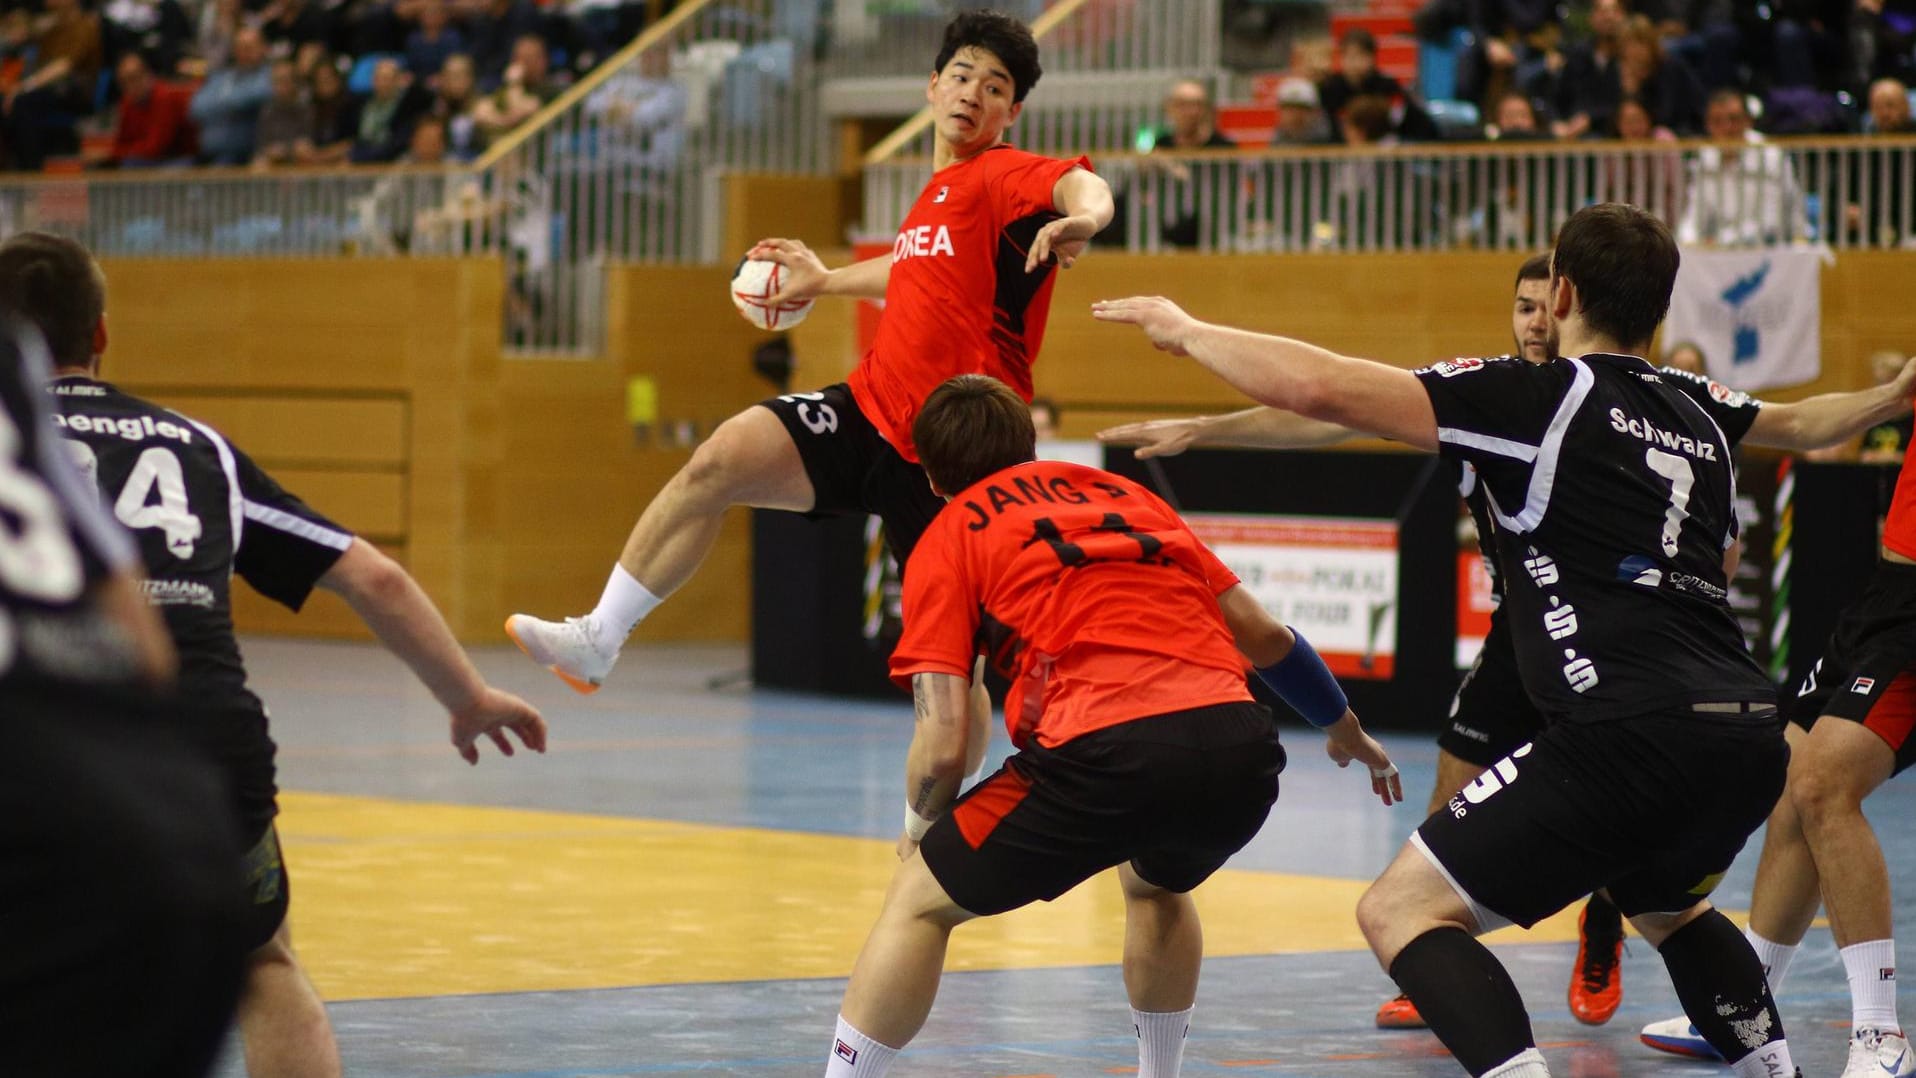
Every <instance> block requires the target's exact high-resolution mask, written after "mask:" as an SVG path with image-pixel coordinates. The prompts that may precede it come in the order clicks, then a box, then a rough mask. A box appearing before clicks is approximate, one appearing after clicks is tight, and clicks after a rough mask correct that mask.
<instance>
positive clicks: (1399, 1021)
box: [1377, 996, 1615, 1029]
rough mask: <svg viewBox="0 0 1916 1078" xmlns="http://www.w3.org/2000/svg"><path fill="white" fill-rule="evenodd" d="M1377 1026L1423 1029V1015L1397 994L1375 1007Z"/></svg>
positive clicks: (1413, 1005)
mask: <svg viewBox="0 0 1916 1078" xmlns="http://www.w3.org/2000/svg"><path fill="white" fill-rule="evenodd" d="M1612 1009H1613V1010H1614V1009H1615V1008H1614V1007H1612ZM1377 1028H1378V1029H1423V1028H1425V1026H1424V1016H1423V1015H1421V1014H1418V1013H1417V1004H1415V1003H1412V1002H1411V1001H1410V997H1409V996H1397V997H1394V998H1392V999H1387V1000H1385V1001H1384V1004H1383V1006H1381V1007H1379V1008H1377Z"/></svg>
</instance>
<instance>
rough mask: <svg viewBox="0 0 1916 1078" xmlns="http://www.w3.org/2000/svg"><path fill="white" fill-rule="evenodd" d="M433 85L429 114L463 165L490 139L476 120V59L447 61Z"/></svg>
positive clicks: (451, 58)
mask: <svg viewBox="0 0 1916 1078" xmlns="http://www.w3.org/2000/svg"><path fill="white" fill-rule="evenodd" d="M613 77H614V78H615V79H616V78H617V76H616V75H615V76H613ZM433 84H434V86H435V87H436V91H437V92H436V93H434V95H433V99H432V104H431V105H430V106H428V107H427V109H426V113H427V115H429V116H431V117H432V118H433V119H435V120H438V121H439V122H440V123H442V124H444V125H445V128H446V150H447V152H448V153H450V154H451V155H452V156H453V158H455V159H456V160H460V161H470V160H472V159H473V158H475V157H478V156H479V154H480V153H481V152H483V151H484V150H485V148H486V136H485V133H484V132H483V131H481V130H479V121H478V120H476V119H474V117H473V110H474V109H475V108H477V107H478V104H479V88H478V84H477V82H476V81H475V80H474V77H473V69H472V57H470V56H467V55H466V54H465V53H463V52H461V53H454V54H453V55H451V56H448V57H446V63H445V66H443V67H441V68H440V69H439V77H438V78H436V79H434V80H433Z"/></svg>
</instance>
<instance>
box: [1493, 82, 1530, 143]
mask: <svg viewBox="0 0 1916 1078" xmlns="http://www.w3.org/2000/svg"><path fill="white" fill-rule="evenodd" d="M1484 136H1485V137H1486V138H1489V139H1491V140H1493V141H1497V142H1536V141H1538V140H1540V139H1542V138H1544V130H1543V124H1542V123H1541V122H1540V121H1539V120H1538V118H1537V105H1536V103H1535V102H1533V101H1531V100H1530V95H1529V94H1526V93H1523V92H1522V91H1520V90H1512V91H1510V92H1509V93H1506V94H1504V95H1503V97H1501V98H1499V99H1498V101H1497V108H1496V111H1495V112H1493V113H1491V123H1490V126H1489V127H1487V128H1485V129H1484Z"/></svg>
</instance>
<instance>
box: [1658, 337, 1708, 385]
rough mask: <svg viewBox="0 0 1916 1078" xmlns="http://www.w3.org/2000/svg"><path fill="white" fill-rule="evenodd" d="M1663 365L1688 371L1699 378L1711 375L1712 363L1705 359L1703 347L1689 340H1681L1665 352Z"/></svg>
mask: <svg viewBox="0 0 1916 1078" xmlns="http://www.w3.org/2000/svg"><path fill="white" fill-rule="evenodd" d="M1663 365H1664V366H1666V367H1674V368H1675V369H1677V370H1680V371H1687V372H1688V373H1690V374H1694V375H1696V376H1697V377H1698V378H1708V377H1709V376H1710V365H1709V364H1708V363H1706V362H1705V361H1704V359H1703V349H1701V348H1698V347H1697V346H1696V345H1694V344H1692V343H1690V342H1689V341H1679V342H1677V343H1676V344H1673V345H1671V346H1670V349H1669V351H1667V352H1665V353H1663Z"/></svg>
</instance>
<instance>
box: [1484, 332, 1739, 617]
mask: <svg viewBox="0 0 1916 1078" xmlns="http://www.w3.org/2000/svg"><path fill="white" fill-rule="evenodd" d="M1498 358H1500V359H1513V358H1517V357H1514V356H1500V357H1498ZM1657 374H1659V375H1660V376H1662V377H1663V379H1664V380H1665V381H1667V382H1668V383H1669V384H1670V385H1671V386H1673V387H1674V388H1676V389H1679V390H1682V391H1683V393H1684V394H1685V395H1686V396H1688V397H1689V398H1690V399H1691V400H1693V401H1696V402H1697V403H1698V404H1699V405H1701V406H1702V407H1703V410H1704V411H1705V412H1708V413H1709V415H1710V418H1711V419H1712V420H1714V421H1715V422H1716V425H1717V427H1718V428H1719V429H1721V430H1722V431H1723V436H1724V437H1726V438H1728V439H1729V440H1730V447H1731V448H1732V449H1734V448H1736V447H1737V446H1738V445H1740V444H1741V443H1742V441H1743V436H1744V435H1746V434H1748V433H1749V432H1750V425H1751V424H1753V423H1755V422H1756V414H1757V413H1758V412H1759V411H1761V410H1762V408H1763V402H1762V401H1760V400H1757V399H1756V398H1755V397H1752V396H1750V395H1749V394H1748V393H1744V392H1742V391H1740V390H1735V389H1731V388H1730V387H1729V386H1726V385H1724V384H1723V383H1722V382H1718V381H1715V380H1714V379H1710V378H1705V377H1703V376H1702V375H1700V374H1691V373H1690V372H1689V371H1680V370H1677V369H1676V368H1675V367H1658V368H1657ZM1451 463H1452V464H1453V465H1455V467H1456V469H1457V493H1458V494H1461V495H1462V496H1463V499H1464V508H1465V509H1468V510H1469V511H1470V519H1471V521H1472V523H1474V524H1475V525H1476V527H1477V551H1478V553H1480V554H1482V555H1483V561H1484V572H1485V574H1486V575H1488V576H1489V577H1490V601H1491V602H1492V603H1494V604H1501V603H1502V602H1503V598H1504V579H1503V566H1502V565H1501V564H1499V562H1498V560H1497V542H1496V535H1497V524H1496V518H1495V517H1493V516H1492V515H1491V512H1490V504H1489V502H1488V500H1486V498H1485V496H1484V485H1483V484H1482V483H1480V482H1478V481H1477V469H1476V468H1474V467H1472V466H1471V464H1470V463H1469V462H1468V461H1466V460H1462V459H1457V460H1453V461H1452V462H1451Z"/></svg>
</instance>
